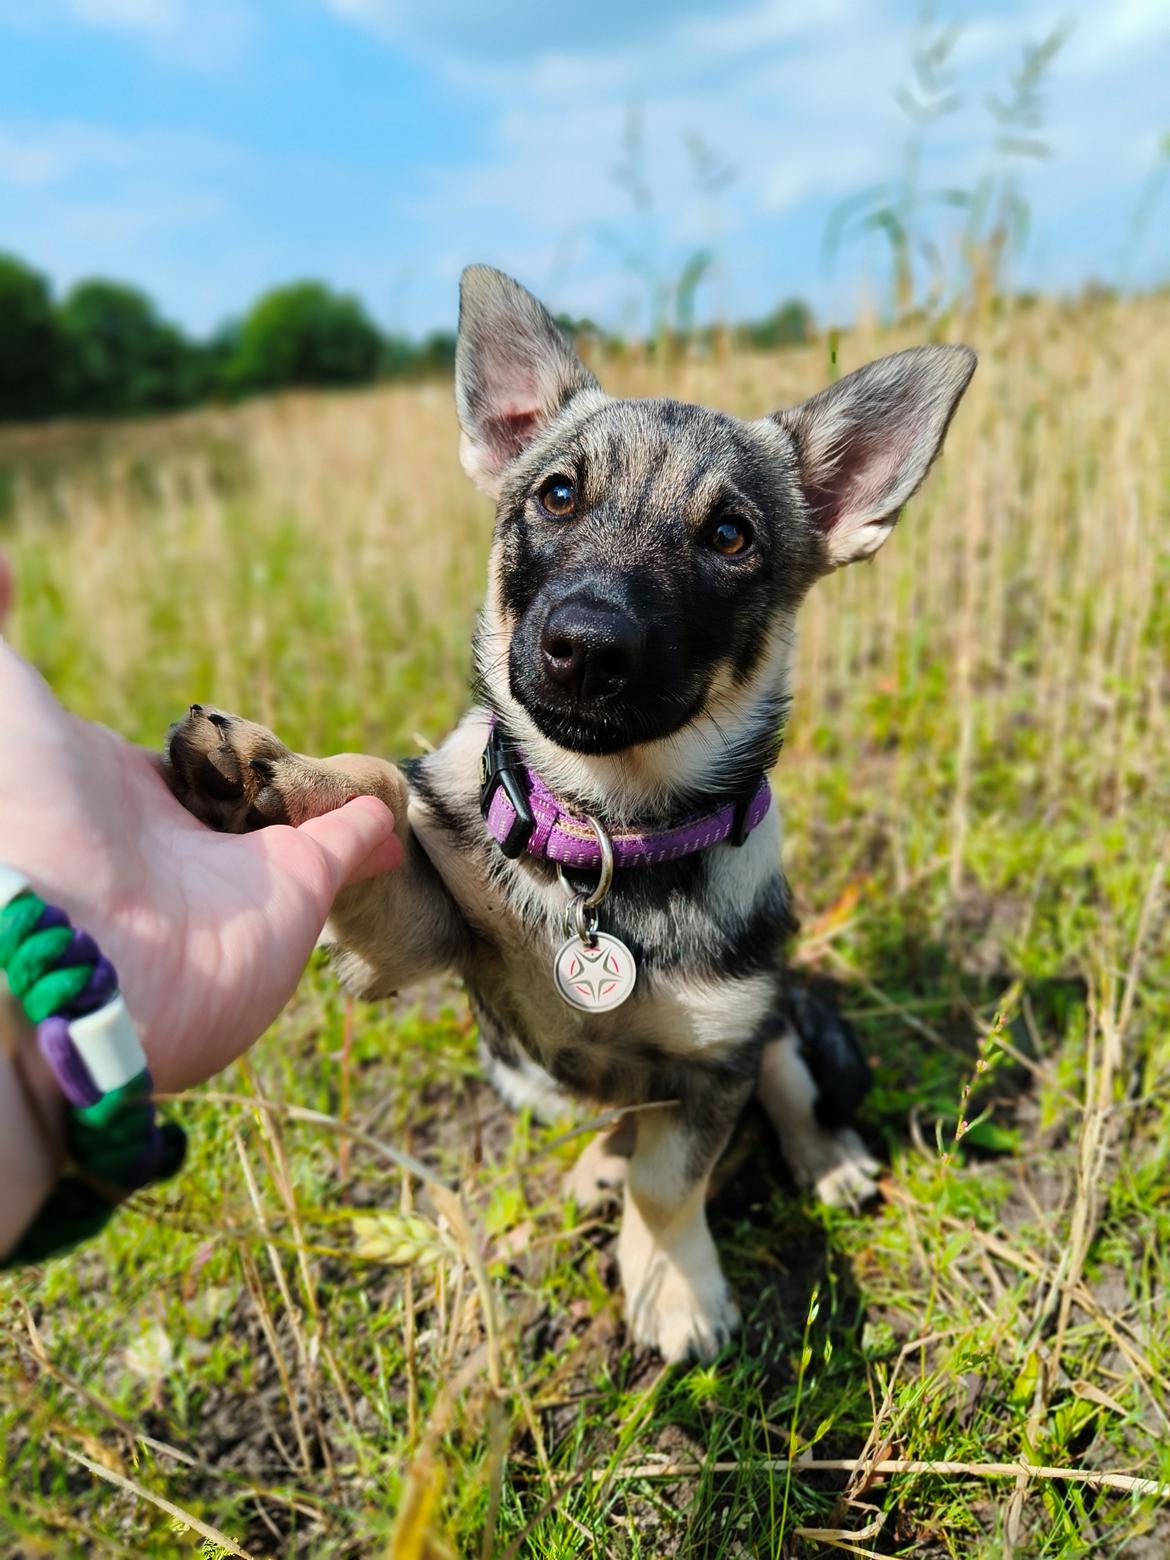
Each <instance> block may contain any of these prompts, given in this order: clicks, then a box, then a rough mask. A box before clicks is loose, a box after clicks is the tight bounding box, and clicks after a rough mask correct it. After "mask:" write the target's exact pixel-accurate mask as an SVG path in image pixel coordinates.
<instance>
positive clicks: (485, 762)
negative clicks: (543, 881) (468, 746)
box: [479, 723, 536, 861]
mask: <svg viewBox="0 0 1170 1560" xmlns="http://www.w3.org/2000/svg"><path fill="white" fill-rule="evenodd" d="M527 782H528V776H527V770H526V768H525V765H524V762H523V760H522V759H521V757H520V755H519V754H518V753H517V751H516V749H515V748H514V747H513V745H512V743H511V742H510V741H509V739H508V738H507V737H506V736H505V735H504V733H503V731H501V729H500V727H499V726H498V725H496V724H494V723H493V725H492V729H491V733H490V735H489V736H488V739H487V746H486V747H485V748H484V750H483V753H482V755H481V756H480V760H479V810H480V812H481V813H482V814H483V819H484V822H485V823H486V822H487V817H488V813H489V812H490V811H491V806H492V801H493V800H494V798H495V794H496V792H497V791H498V790H499V789H500V787H501V786H502V787H503V789H504V795H505V796H506V797H507V798H508V800H509V802H511V804H512V810H513V811H514V812H515V814H516V816H515V818H514V819H513V820H512V824H511V827H510V828H509V829H508V832H507V834H506V835H505V837H504V838H503V839H502V840H499V841H497V843H498V844H499V847H500V849H501V850H502V851H503V853H504V855H505V856H507V857H508V858H509V860H512V861H515V860H516V858H517V857H518V856H520V855H522V854H523V853H524V849H525V847H526V846H527V844H528V841H529V840H530V839H531V838H532V834H533V831H534V830H535V828H536V818H535V817H534V815H533V812H532V806H531V804H530V803H529V800H528V783H527Z"/></svg>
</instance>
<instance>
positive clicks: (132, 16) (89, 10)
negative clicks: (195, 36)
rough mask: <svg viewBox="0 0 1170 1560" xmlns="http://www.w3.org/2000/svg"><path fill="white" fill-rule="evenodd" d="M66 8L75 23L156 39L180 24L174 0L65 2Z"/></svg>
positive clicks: (179, 16) (179, 6) (180, 13)
mask: <svg viewBox="0 0 1170 1560" xmlns="http://www.w3.org/2000/svg"><path fill="white" fill-rule="evenodd" d="M68 6H69V10H70V12H71V13H72V14H73V15H74V16H75V17H76V18H77V20H78V21H79V22H88V23H89V24H90V25H92V26H94V27H110V28H114V29H116V30H119V31H126V32H140V33H150V34H153V35H155V36H156V37H161V36H165V35H167V34H168V33H173V32H175V31H176V30H177V29H178V28H179V27H180V26H181V24H182V21H183V8H182V6H181V5H180V4H179V3H178V0H68Z"/></svg>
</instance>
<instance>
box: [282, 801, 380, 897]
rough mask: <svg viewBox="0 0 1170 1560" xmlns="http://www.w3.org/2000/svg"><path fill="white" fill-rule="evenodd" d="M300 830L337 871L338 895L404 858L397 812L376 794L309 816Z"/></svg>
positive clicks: (298, 830) (334, 886) (333, 889)
mask: <svg viewBox="0 0 1170 1560" xmlns="http://www.w3.org/2000/svg"><path fill="white" fill-rule="evenodd" d="M261 832H263V831H261ZM297 833H298V834H307V835H308V837H309V838H310V839H311V840H313V841H315V843H316V844H317V845H319V846H320V847H321V851H322V854H323V855H324V857H325V860H326V861H327V863H328V864H329V868H330V871H331V872H332V874H333V884H332V892H333V893H334V894H336V893H337V892H338V891H339V890H340V889H342V888H344V887H345V885H346V884H347V883H360V882H362V881H363V879H365V878H371V877H376V876H377V875H378V874H379V873H380V872H391V871H393V869H394V868H395V867H397V866H398V865H399V864H400V863H401V861H402V841H401V840H400V839H399V838H398V836H397V835H396V834H395V832H394V814H393V813H392V812H391V811H390V809H389V808H388V807H387V806H386V804H385V803H384V802H380V801H379V800H378V799H377V797H376V796H357V797H355V798H354V799H353V801H352V802H346V804H345V806H344V807H339V808H337V810H336V811H335V812H329V813H324V814H322V816H321V817H320V818H309V819H308V820H307V821H306V822H305V823H302V824H301V825H300V827H299V828H298V829H297Z"/></svg>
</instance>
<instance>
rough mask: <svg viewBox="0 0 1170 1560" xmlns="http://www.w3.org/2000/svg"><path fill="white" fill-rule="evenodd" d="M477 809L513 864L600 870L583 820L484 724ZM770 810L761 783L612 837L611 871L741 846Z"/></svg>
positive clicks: (507, 741) (764, 778)
mask: <svg viewBox="0 0 1170 1560" xmlns="http://www.w3.org/2000/svg"><path fill="white" fill-rule="evenodd" d="M479 778H480V792H479V805H480V811H481V812H482V813H483V817H484V822H485V823H486V824H487V827H488V833H489V834H490V835H491V837H492V838H493V839H494V840H495V842H496V844H497V845H498V846H499V847H500V849H501V850H502V851H503V853H504V855H505V856H510V857H511V858H512V859H513V860H514V859H515V858H516V857H517V856H520V855H521V854H522V853H523V852H525V851H527V853H528V854H529V855H530V856H543V857H544V858H545V859H546V860H547V861H559V862H561V863H562V864H563V865H564V866H566V867H583V868H589V867H600V865H601V847H600V846H599V845H598V843H597V839H596V837H595V836H594V833H593V827H592V825H591V824H590V822H589V820H588V818H583V817H581V816H579V815H578V814H576V813H572V812H570V811H569V810H568V808H566V807H565V805H564V804H563V803H562V802H561V801H560V800H558V798H557V797H556V796H555V795H554V794H553V792H552V791H550V790H549V788H548V786H547V785H545V783H544V781H543V780H542V779H541V778H540V776H539V775H538V774H536V773H535V771H534V770H532V769H530V768H529V767H528V765H527V764H526V763H525V762H524V760H523V758H521V756H520V754H519V752H518V751H517V750H516V748H515V746H514V745H513V743H512V742H511V740H510V739H509V738H508V737H506V736H505V735H504V734H503V732H502V731H501V730H500V728H499V726H498V725H496V724H495V722H494V721H493V723H492V731H491V735H490V736H489V738H488V744H487V747H485V748H484V750H483V757H482V759H481V760H480V776H479ZM771 802H772V790H771V787H770V786H769V784H768V780H767V776H766V775H761V776H760V779H759V781H758V783H757V784H756V785H755V786H754V787H753V788H752V789H750V790H747V791H744V792H742V793H741V794H740V795H738V796H723V797H719V798H717V799H716V800H715V801H714V802H713V803H712V805H711V806H710V807H709V808H707V809H705V810H704V811H702V812H694V813H690V814H688V816H687V817H685V818H682V819H680V820H679V822H678V823H675V824H672V825H671V827H670V828H667V829H656V830H646V829H618V830H615V831H614V832H613V833H612V834H611V835H610V840H611V842H612V844H613V859H614V865H615V866H616V867H644V866H650V865H651V864H652V863H655V862H659V861H677V860H678V858H679V857H680V856H689V855H691V854H693V852H695V851H698V850H706V848H707V846H708V845H720V844H722V843H723V842H724V841H730V843H731V844H732V845H742V844H743V842H744V840H746V839H747V837H748V835H749V834H750V833H751V832H752V830H753V829H754V828H756V826H757V825H758V824H760V823H762V822H763V820H764V816H765V814H766V813H767V811H768V808H769V806H770V805H771Z"/></svg>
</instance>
